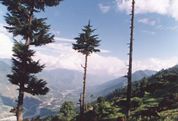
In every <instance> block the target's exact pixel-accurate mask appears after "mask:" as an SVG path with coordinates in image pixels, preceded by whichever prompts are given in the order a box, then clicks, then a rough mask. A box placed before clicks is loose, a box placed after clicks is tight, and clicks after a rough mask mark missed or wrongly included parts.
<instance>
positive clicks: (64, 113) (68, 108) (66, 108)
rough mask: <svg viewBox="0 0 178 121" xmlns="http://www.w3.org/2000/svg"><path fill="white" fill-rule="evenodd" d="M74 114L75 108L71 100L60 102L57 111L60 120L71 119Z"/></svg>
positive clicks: (69, 120) (66, 120)
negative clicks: (60, 104)
mask: <svg viewBox="0 0 178 121" xmlns="http://www.w3.org/2000/svg"><path fill="white" fill-rule="evenodd" d="M75 116H76V110H75V106H74V104H73V102H71V101H66V102H64V103H63V104H62V106H61V109H60V111H59V119H60V120H61V121H72V120H74V118H75Z"/></svg>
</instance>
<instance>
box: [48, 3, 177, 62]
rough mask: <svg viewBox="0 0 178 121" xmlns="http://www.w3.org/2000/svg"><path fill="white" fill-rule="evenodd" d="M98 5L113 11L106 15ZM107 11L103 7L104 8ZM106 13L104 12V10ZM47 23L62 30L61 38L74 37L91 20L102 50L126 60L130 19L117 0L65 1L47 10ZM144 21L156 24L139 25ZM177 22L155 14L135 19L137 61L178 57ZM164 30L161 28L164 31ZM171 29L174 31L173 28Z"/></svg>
mask: <svg viewBox="0 0 178 121" xmlns="http://www.w3.org/2000/svg"><path fill="white" fill-rule="evenodd" d="M99 5H103V6H104V7H109V8H110V9H109V10H108V11H107V12H105V13H103V12H102V10H101V8H100V7H99ZM103 9H104V8H103ZM103 11H104V10H103ZM45 15H47V17H48V20H49V21H48V23H49V24H51V25H52V29H54V30H55V31H59V33H60V34H59V36H61V37H64V38H70V39H72V38H74V37H76V36H77V35H78V33H79V32H81V28H82V26H83V25H86V24H87V22H88V20H91V23H92V25H93V26H94V28H96V29H97V30H96V33H97V34H98V35H99V37H100V39H101V40H102V41H101V48H103V49H106V50H109V51H111V54H113V55H114V56H118V57H120V58H123V59H126V58H127V55H126V53H127V45H126V43H127V42H128V41H129V23H130V21H129V20H130V17H129V15H128V14H127V13H126V12H124V11H119V9H118V8H117V5H116V1H114V0H110V1H108V0H92V1H89V0H75V1H71V0H65V1H63V2H62V3H61V5H60V6H58V7H56V8H50V9H49V10H48V9H47V10H46V13H45ZM141 19H148V21H149V20H150V21H154V22H155V23H153V24H152V25H150V24H149V23H142V22H139V20H141ZM176 26H178V22H177V21H176V20H175V18H172V17H170V16H169V15H160V14H157V13H156V12H155V13H144V14H137V15H136V18H135V43H134V45H135V48H134V56H135V58H150V57H160V58H169V57H172V56H177V55H178V47H177V45H178V40H177V38H178V37H177V32H178V27H177V28H175V29H173V28H174V27H176ZM161 27H162V28H161ZM171 28H172V29H171Z"/></svg>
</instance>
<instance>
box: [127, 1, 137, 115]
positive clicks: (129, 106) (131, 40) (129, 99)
mask: <svg viewBox="0 0 178 121" xmlns="http://www.w3.org/2000/svg"><path fill="white" fill-rule="evenodd" d="M134 12H135V0H132V11H131V26H130V45H129V68H128V75H127V78H128V85H127V104H128V106H127V114H126V115H127V118H129V116H130V108H131V91H132V56H133V32H134Z"/></svg>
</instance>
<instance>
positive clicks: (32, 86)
mask: <svg viewBox="0 0 178 121" xmlns="http://www.w3.org/2000/svg"><path fill="white" fill-rule="evenodd" d="M60 1H61V0H0V2H1V3H2V4H3V5H5V6H6V7H7V9H8V13H7V14H6V16H5V20H6V22H7V24H8V26H6V27H5V28H6V29H7V30H8V31H9V32H10V33H12V34H13V36H14V40H15V37H17V36H18V38H16V39H18V40H15V44H14V47H13V52H14V54H13V58H12V73H11V74H9V75H8V78H9V81H10V82H11V83H12V84H14V85H17V86H18V99H17V107H16V117H17V121H23V100H24V93H29V94H32V95H45V94H46V93H47V92H48V91H49V89H48V88H47V87H46V84H47V83H46V82H45V81H44V80H42V79H38V78H37V77H36V76H35V74H37V73H39V72H41V71H42V69H43V68H44V65H40V64H39V61H34V60H33V59H32V57H33V56H34V53H35V52H34V51H33V50H31V49H30V46H41V45H44V44H48V43H50V42H53V38H54V35H52V34H50V33H49V28H50V26H49V25H47V24H46V22H45V20H46V18H36V17H35V13H38V12H40V11H44V10H45V7H46V6H55V5H58V4H59V3H60ZM20 37H21V38H20ZM19 38H20V39H19Z"/></svg>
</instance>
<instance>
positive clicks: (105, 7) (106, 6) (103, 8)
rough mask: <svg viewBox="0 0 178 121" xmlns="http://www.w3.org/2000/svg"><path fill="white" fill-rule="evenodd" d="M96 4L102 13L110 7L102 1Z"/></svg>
mask: <svg viewBox="0 0 178 121" xmlns="http://www.w3.org/2000/svg"><path fill="white" fill-rule="evenodd" d="M98 6H99V9H100V10H101V12H102V13H107V12H108V11H109V10H110V9H111V6H109V5H104V4H102V3H100V4H98Z"/></svg>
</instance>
